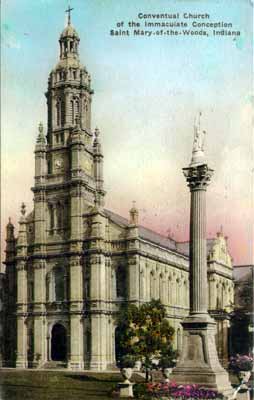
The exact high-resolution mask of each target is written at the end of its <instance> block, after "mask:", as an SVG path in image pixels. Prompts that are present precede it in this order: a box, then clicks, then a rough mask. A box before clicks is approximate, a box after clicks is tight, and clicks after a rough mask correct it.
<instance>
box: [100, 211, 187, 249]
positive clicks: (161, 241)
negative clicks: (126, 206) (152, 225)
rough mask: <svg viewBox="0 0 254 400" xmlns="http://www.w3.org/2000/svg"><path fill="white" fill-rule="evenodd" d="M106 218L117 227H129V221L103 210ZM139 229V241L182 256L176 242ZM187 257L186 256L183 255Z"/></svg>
mask: <svg viewBox="0 0 254 400" xmlns="http://www.w3.org/2000/svg"><path fill="white" fill-rule="evenodd" d="M104 212H105V214H106V216H107V217H108V218H109V219H110V220H111V221H113V222H114V223H116V224H117V225H120V226H123V227H127V226H129V221H128V220H127V218H124V217H122V216H121V215H118V214H116V213H114V212H112V211H110V210H104ZM138 229H139V235H140V237H141V239H144V240H147V241H149V242H152V243H155V244H157V245H159V246H162V247H164V248H166V249H168V250H173V251H176V252H179V253H182V254H185V253H184V251H181V249H178V247H177V245H178V244H177V242H176V241H175V240H173V239H170V238H168V237H166V236H163V235H161V234H160V233H157V232H154V231H153V230H151V229H149V228H146V227H144V226H142V225H139V226H138ZM185 255H187V254H185Z"/></svg>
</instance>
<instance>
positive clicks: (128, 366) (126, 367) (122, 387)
mask: <svg viewBox="0 0 254 400" xmlns="http://www.w3.org/2000/svg"><path fill="white" fill-rule="evenodd" d="M135 361H136V360H135V359H134V358H133V357H132V356H129V355H126V356H125V357H123V358H122V360H121V364H120V367H121V369H120V371H121V374H122V377H123V378H124V381H123V382H121V383H119V384H118V388H119V397H125V398H126V397H127V398H130V397H133V383H132V382H130V379H131V377H132V373H133V368H134V366H135Z"/></svg>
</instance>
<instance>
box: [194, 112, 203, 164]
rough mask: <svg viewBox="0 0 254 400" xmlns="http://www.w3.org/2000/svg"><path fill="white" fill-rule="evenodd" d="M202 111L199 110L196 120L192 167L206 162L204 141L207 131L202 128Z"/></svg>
mask: <svg viewBox="0 0 254 400" xmlns="http://www.w3.org/2000/svg"><path fill="white" fill-rule="evenodd" d="M201 115H202V113H201V111H199V112H198V115H197V116H196V118H195V121H194V141H193V147H192V159H191V163H190V167H196V166H197V165H202V164H205V163H206V160H205V154H204V142H205V134H206V131H202V130H201V124H200V119H201Z"/></svg>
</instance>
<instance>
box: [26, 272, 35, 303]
mask: <svg viewBox="0 0 254 400" xmlns="http://www.w3.org/2000/svg"><path fill="white" fill-rule="evenodd" d="M27 291H28V293H27V297H28V302H32V301H34V282H33V279H32V278H29V279H28V286H27Z"/></svg>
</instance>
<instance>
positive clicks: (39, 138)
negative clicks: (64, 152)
mask: <svg viewBox="0 0 254 400" xmlns="http://www.w3.org/2000/svg"><path fill="white" fill-rule="evenodd" d="M38 130H39V134H38V136H37V143H46V139H45V136H44V134H43V124H42V122H40V123H39V127H38Z"/></svg>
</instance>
